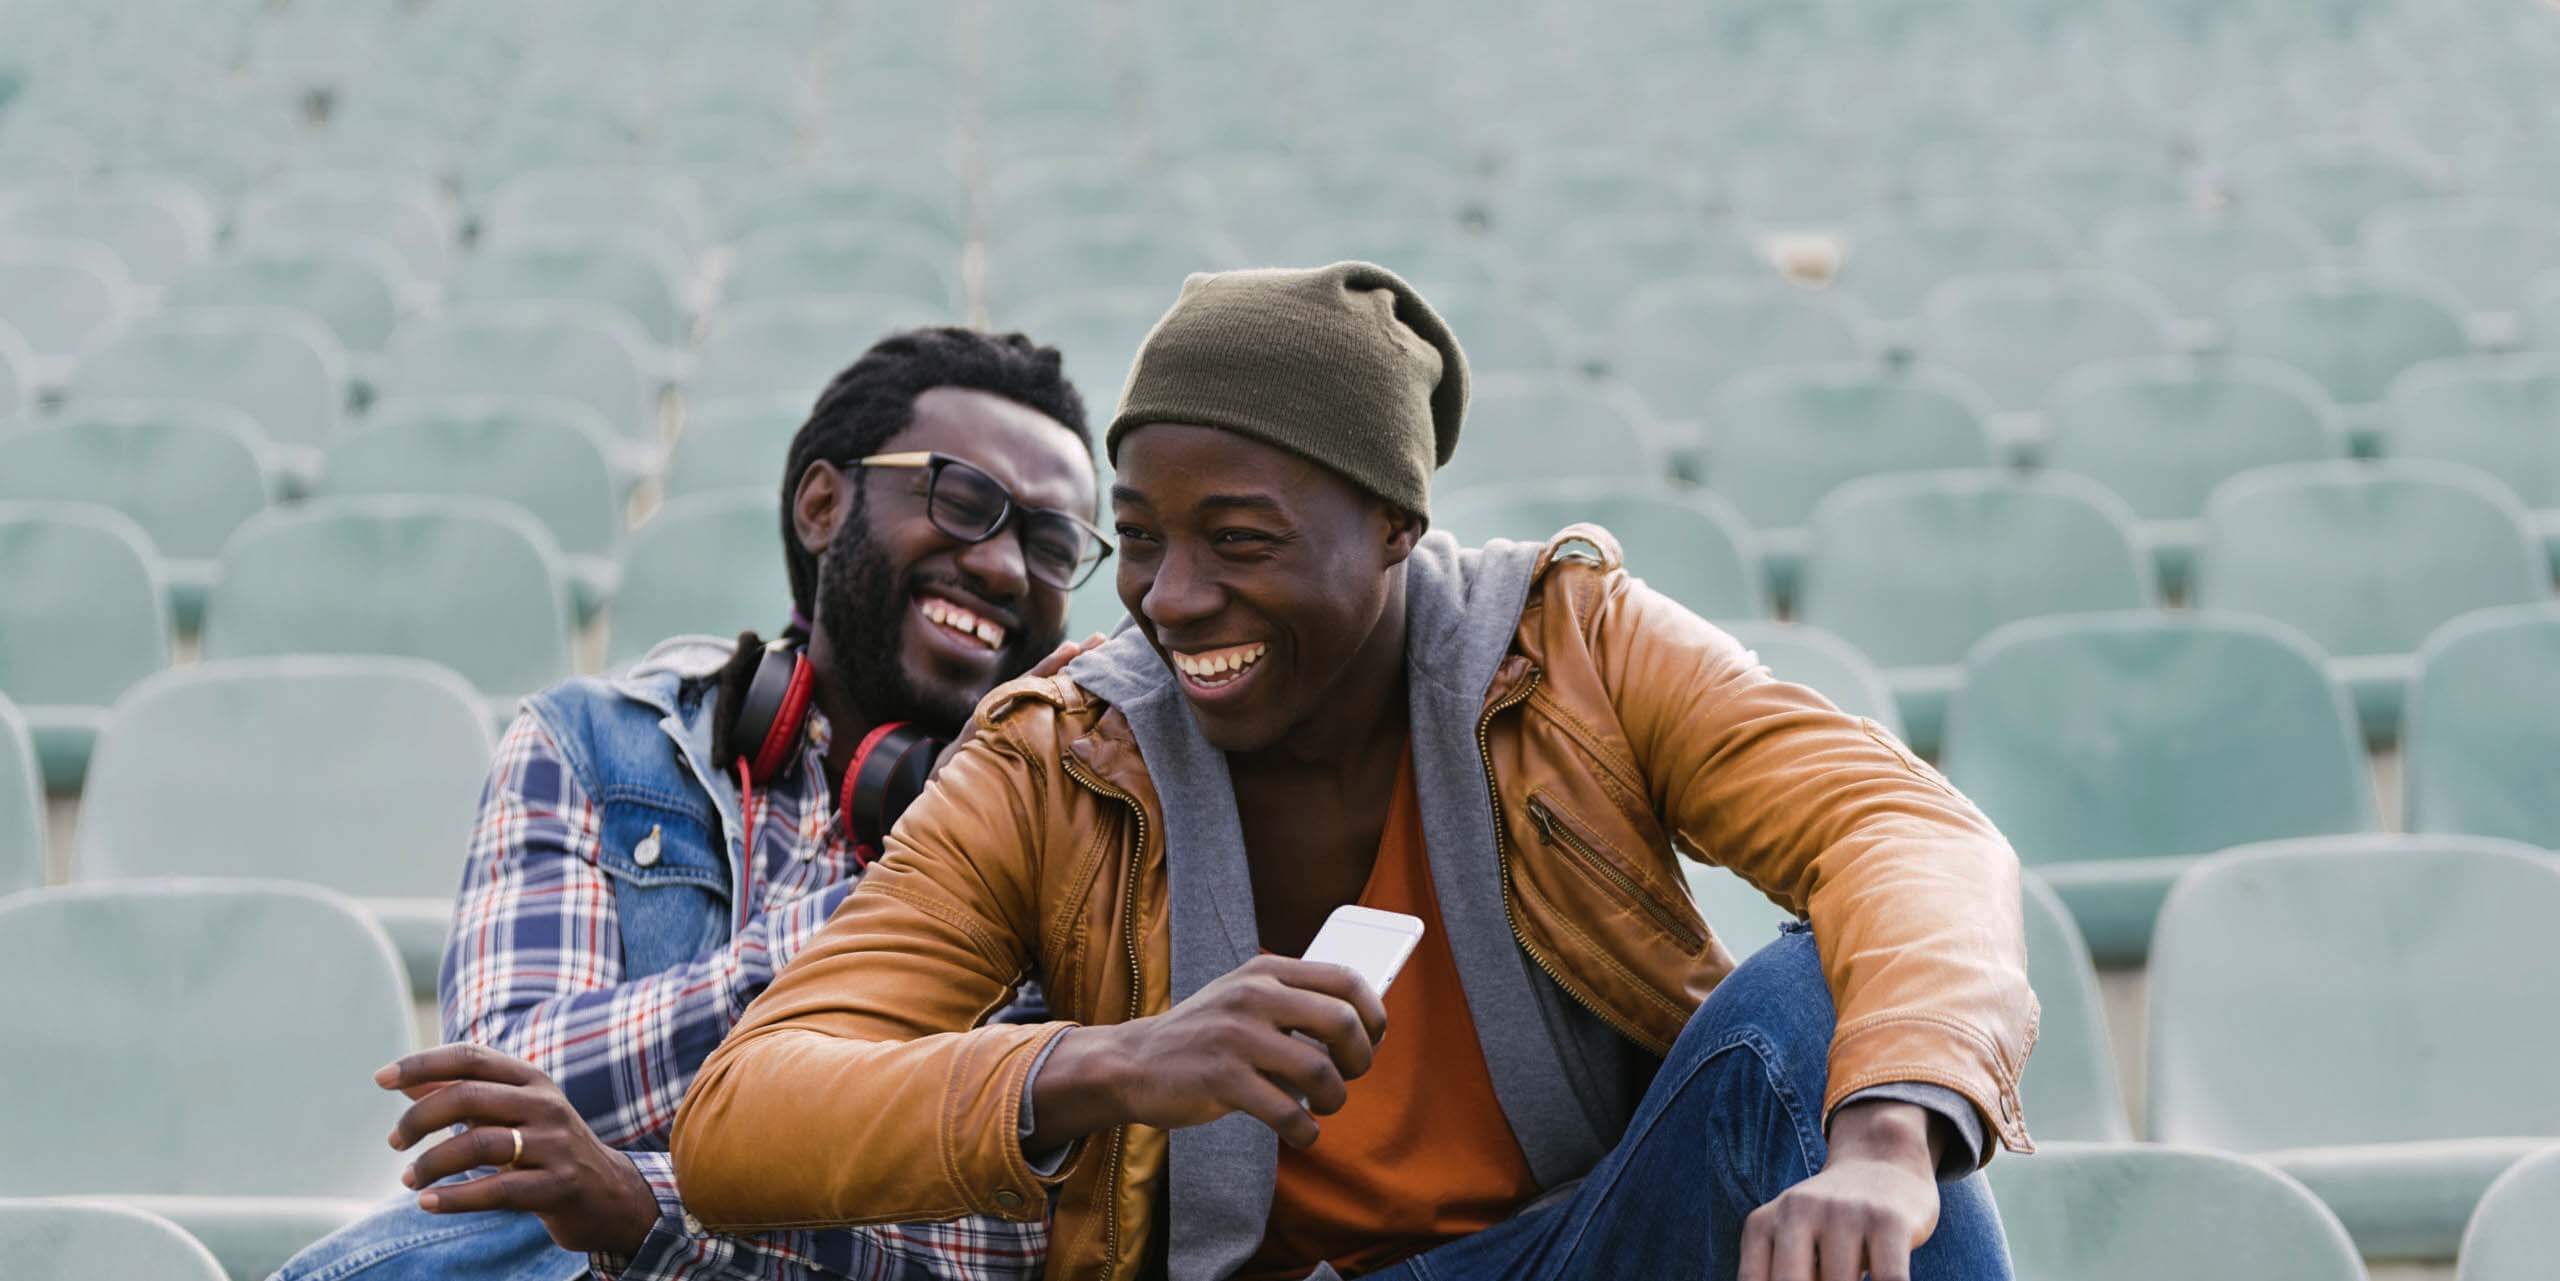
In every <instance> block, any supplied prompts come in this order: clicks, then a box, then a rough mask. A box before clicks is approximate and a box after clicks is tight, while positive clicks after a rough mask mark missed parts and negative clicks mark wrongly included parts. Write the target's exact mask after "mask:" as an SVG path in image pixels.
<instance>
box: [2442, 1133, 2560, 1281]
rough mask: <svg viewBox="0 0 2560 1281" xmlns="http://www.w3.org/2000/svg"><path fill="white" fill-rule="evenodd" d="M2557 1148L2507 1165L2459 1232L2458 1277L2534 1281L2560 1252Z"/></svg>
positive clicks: (2472, 1280)
mask: <svg viewBox="0 0 2560 1281" xmlns="http://www.w3.org/2000/svg"><path fill="white" fill-rule="evenodd" d="M2554 1205H2560V1146H2555V1147H2553V1148H2552V1149H2551V1150H2550V1151H2548V1152H2543V1153H2540V1154H2538V1155H2535V1156H2530V1157H2526V1158H2525V1159H2524V1160H2522V1161H2518V1162H2516V1163H2515V1164H2514V1165H2512V1166H2509V1167H2508V1168H2507V1172H2506V1173H2505V1174H2502V1175H2499V1176H2498V1181H2497V1182H2495V1183H2492V1184H2490V1185H2489V1191H2488V1194H2487V1195H2485V1196H2483V1197H2481V1198H2480V1206H2479V1208H2478V1209H2476V1210H2474V1211H2472V1214H2471V1226H2470V1227H2469V1228H2468V1229H2467V1230H2465V1231H2464V1232H2463V1234H2462V1254H2461V1260H2462V1267H2461V1271H2460V1273H2459V1274H2457V1275H2458V1281H2535V1278H2538V1277H2541V1276H2544V1275H2547V1274H2548V1273H2549V1272H2550V1271H2551V1260H2552V1258H2553V1257H2554V1256H2560V1215H2554V1214H2552V1213H2551V1207H2552V1206H2554Z"/></svg>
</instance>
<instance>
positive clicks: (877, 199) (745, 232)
mask: <svg viewBox="0 0 2560 1281" xmlns="http://www.w3.org/2000/svg"><path fill="white" fill-rule="evenodd" d="M847 219H856V220H859V221H862V222H884V223H894V224H897V225H899V226H902V227H906V228H908V229H910V230H913V231H919V232H923V233H924V234H926V235H930V236H933V237H934V238H936V239H938V240H940V241H942V242H943V243H944V244H945V245H947V246H949V248H950V250H951V252H952V253H954V254H957V253H959V252H960V248H961V246H962V245H963V244H964V243H965V242H966V241H967V240H968V239H969V220H968V218H967V217H966V216H965V215H964V214H963V213H962V211H961V209H960V207H959V206H958V203H957V202H955V201H952V200H948V199H944V198H942V197H939V196H935V195H933V194H930V193H927V192H923V191H919V190H917V189H915V188H914V187H912V186H909V185H905V184H903V183H902V182H901V181H900V180H899V175H898V174H896V173H892V172H884V171H879V170H873V169H868V168H866V169H864V170H862V171H858V172H855V171H845V170H837V169H816V170H808V171H802V172H798V173H780V174H771V175H766V176H763V177H761V178H759V179H758V180H757V181H755V182H753V183H749V184H747V186H746V189H745V190H744V191H742V192H740V193H738V194H737V195H736V196H735V197H734V198H733V199H731V200H730V201H729V202H728V203H727V204H726V206H725V207H724V208H723V210H722V213H721V217H720V223H721V226H722V227H723V228H724V229H725V232H726V234H727V236H728V238H729V239H730V240H731V241H732V242H735V241H740V240H744V239H745V238H746V237H748V236H751V235H753V234H755V233H756V232H759V231H763V230H766V229H768V228H772V227H789V226H796V225H800V224H804V223H834V222H842V221H845V220H847Z"/></svg>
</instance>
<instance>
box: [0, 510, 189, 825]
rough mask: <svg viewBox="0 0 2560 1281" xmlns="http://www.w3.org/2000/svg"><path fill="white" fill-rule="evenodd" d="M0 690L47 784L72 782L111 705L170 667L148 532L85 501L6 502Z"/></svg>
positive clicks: (165, 607)
mask: <svg viewBox="0 0 2560 1281" xmlns="http://www.w3.org/2000/svg"><path fill="white" fill-rule="evenodd" d="M0 581H5V582H6V583H8V585H9V589H8V590H7V591H5V592H0V694H5V695H7V696H8V697H9V698H10V699H11V700H13V701H14V702H16V703H17V704H18V708H19V710H20V711H21V712H23V713H24V714H25V716H26V718H27V724H28V729H29V731H30V732H31V733H32V735H33V736H34V740H35V746H36V755H37V758H38V759H39V760H40V761H41V762H42V763H43V766H44V777H45V782H46V783H47V784H48V785H49V786H51V787H53V788H56V789H59V790H69V789H71V788H73V787H76V786H77V785H78V783H79V781H80V776H81V773H82V772H83V771H85V770H86V769H87V768H88V764H89V749H90V747H91V745H92V744H93V743H94V742H95V741H96V739H97V736H98V727H99V726H100V724H102V723H103V721H104V720H105V716H106V709H107V705H108V704H110V703H113V702H114V701H115V699H116V696H117V695H119V694H122V693H123V692H124V690H125V687H126V686H128V685H131V684H132V683H134V682H135V681H137V680H140V679H141V678H143V677H144V676H147V675H149V674H151V673H152V672H156V671H158V670H160V669H161V668H163V667H166V666H168V665H169V637H170V627H169V604H168V598H167V595H166V589H165V587H164V586H163V584H162V581H161V577H160V569H159V564H158V560H157V558H156V557H155V556H154V555H153V554H152V551H151V537H150V535H148V534H146V533H144V532H143V531H142V528H141V527H140V526H138V525H135V524H134V523H133V522H132V521H130V520H127V519H126V518H124V517H123V516H119V515H117V514H116V513H115V512H114V511H112V510H110V509H108V508H105V507H97V506H92V505H90V504H86V503H0Z"/></svg>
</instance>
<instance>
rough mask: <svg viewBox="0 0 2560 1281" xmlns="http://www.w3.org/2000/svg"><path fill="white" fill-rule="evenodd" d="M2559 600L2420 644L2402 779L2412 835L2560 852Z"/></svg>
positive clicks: (2491, 616)
mask: <svg viewBox="0 0 2560 1281" xmlns="http://www.w3.org/2000/svg"><path fill="white" fill-rule="evenodd" d="M2555 673H2560V606H2554V605H2547V604H2546V605H2524V606H2518V607H2515V608H2512V609H2493V610H2484V611H2482V612H2480V613H2477V614H2466V615H2464V616H2462V617H2460V618H2457V619H2455V620H2454V621H2452V622H2450V623H2447V624H2445V625H2444V626H2443V627H2442V628H2440V629H2438V630H2437V631H2436V633H2435V634H2434V635H2432V636H2430V637H2428V638H2427V643H2426V644H2425V646H2424V647H2422V648H2421V649H2420V650H2419V651H2418V675H2417V679H2416V681H2415V682H2414V683H2413V684H2412V685H2411V687H2410V692H2409V725H2408V731H2407V733H2406V734H2405V735H2404V738H2403V743H2404V753H2405V754H2404V756H2403V758H2402V762H2401V783H2402V786H2403V787H2404V788H2405V789H2406V791H2405V793H2404V796H2405V802H2404V805H2403V809H2404V810H2405V812H2406V817H2407V822H2408V825H2409V830H2411V831H2414V832H2469V833H2472V834H2475V835H2479V836H2503V837H2507V838H2510V839H2513V840H2519V841H2526V842H2529V843H2531V844H2534V845H2539V846H2542V847H2543V848H2545V849H2560V789H2554V788H2553V787H2552V786H2551V781H2550V766H2551V762H2552V761H2553V760H2555V759H2560V679H2555V678H2554V674H2555Z"/></svg>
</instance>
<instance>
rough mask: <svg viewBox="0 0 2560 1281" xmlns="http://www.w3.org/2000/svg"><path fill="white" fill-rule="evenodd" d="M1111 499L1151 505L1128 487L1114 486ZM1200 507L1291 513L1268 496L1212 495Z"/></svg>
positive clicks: (1203, 508)
mask: <svg viewBox="0 0 2560 1281" xmlns="http://www.w3.org/2000/svg"><path fill="white" fill-rule="evenodd" d="M1111 498H1112V501H1114V502H1123V503H1136V504H1138V505H1139V506H1142V507H1143V506H1149V505H1151V504H1149V503H1148V502H1147V496H1146V495H1145V494H1142V493H1139V492H1138V491H1137V490H1135V489H1131V488H1130V487H1129V486H1127V485H1118V484H1115V485H1113V486H1112V487H1111ZM1198 506H1199V507H1200V508H1201V509H1202V510H1204V511H1205V510H1211V509H1218V510H1238V509H1241V510H1244V511H1255V512H1262V513H1265V514H1267V515H1271V516H1286V515H1288V512H1289V509H1288V508H1286V507H1283V506H1281V504H1280V500H1279V499H1277V498H1273V497H1271V496H1269V495H1267V494H1210V495H1207V496H1205V497H1203V498H1202V499H1201V500H1200V502H1199V504H1198Z"/></svg>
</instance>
